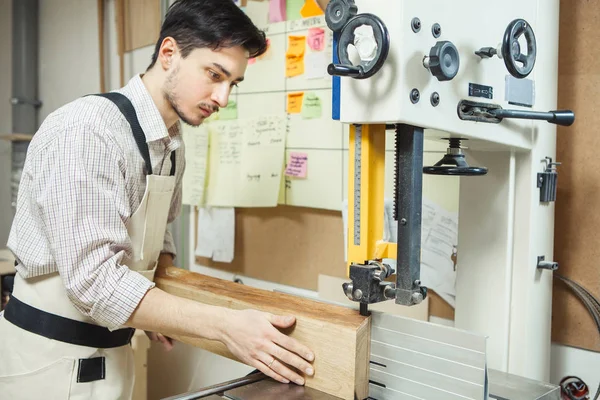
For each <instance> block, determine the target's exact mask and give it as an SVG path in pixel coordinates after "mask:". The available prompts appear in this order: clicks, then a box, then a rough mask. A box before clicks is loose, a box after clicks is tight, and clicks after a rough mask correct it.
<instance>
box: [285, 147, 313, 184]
mask: <svg viewBox="0 0 600 400" xmlns="http://www.w3.org/2000/svg"><path fill="white" fill-rule="evenodd" d="M307 167H308V155H307V154H306V153H298V152H291V153H290V160H289V161H288V164H287V166H286V168H285V175H286V176H292V177H294V178H306V170H307V169H308V168H307Z"/></svg>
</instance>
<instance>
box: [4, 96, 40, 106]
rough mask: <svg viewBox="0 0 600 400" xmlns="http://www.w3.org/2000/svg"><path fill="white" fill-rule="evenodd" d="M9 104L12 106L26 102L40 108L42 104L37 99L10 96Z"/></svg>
mask: <svg viewBox="0 0 600 400" xmlns="http://www.w3.org/2000/svg"><path fill="white" fill-rule="evenodd" d="M10 104H12V105H13V106H17V105H20V104H28V105H30V106H33V107H35V108H40V107H41V106H42V102H41V101H39V100H29V99H23V98H20V97H11V99H10Z"/></svg>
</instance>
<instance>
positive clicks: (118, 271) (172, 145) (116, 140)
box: [8, 75, 185, 330]
mask: <svg viewBox="0 0 600 400" xmlns="http://www.w3.org/2000/svg"><path fill="white" fill-rule="evenodd" d="M118 92H120V93H122V94H124V95H125V96H127V97H128V98H129V99H130V100H131V102H132V104H133V106H134V108H135V110H136V114H137V117H138V120H139V123H140V126H141V127H142V129H143V130H144V133H145V135H146V141H147V143H148V147H149V151H150V159H151V162H152V170H153V173H155V174H161V175H169V173H170V170H171V159H170V155H171V152H172V151H174V150H176V149H177V152H176V160H175V163H176V184H175V193H174V195H173V199H172V202H171V207H170V210H169V216H168V222H169V223H170V222H172V221H173V220H174V219H175V218H176V217H177V215H178V214H179V212H180V209H181V178H182V176H183V171H184V168H185V157H184V147H183V142H182V138H181V135H180V129H181V127H180V122H177V123H176V124H174V125H173V126H172V127H171V128H170V129H169V130H167V127H166V125H165V123H164V121H163V119H162V117H161V115H160V112H159V111H158V109H157V108H156V105H155V103H154V101H153V100H152V98H151V96H150V93H149V92H148V91H147V89H146V87H145V86H144V83H143V82H142V79H141V76H140V75H138V76H135V77H134V78H132V79H131V80H130V81H129V82H128V84H127V85H126V86H125V87H123V88H121V89H120V90H118ZM145 175H146V170H145V166H144V160H143V158H142V156H141V154H140V152H139V150H138V147H137V145H136V143H135V139H134V137H133V133H132V131H131V128H130V126H129V124H128V122H127V120H126V119H125V117H124V116H123V115H122V114H121V112H120V111H119V109H118V108H117V107H116V106H115V105H114V104H113V103H111V102H110V101H109V100H107V99H104V98H101V97H99V96H86V97H82V98H79V99H76V100H75V101H73V102H71V103H69V104H66V105H64V106H62V107H61V108H59V109H58V110H56V111H55V112H53V113H52V114H50V115H49V116H48V117H47V118H46V119H45V120H44V122H43V123H42V125H41V126H40V129H39V130H38V132H37V133H36V134H35V136H34V138H33V140H32V141H31V144H30V145H29V148H28V151H27V158H26V161H25V165H24V168H23V174H22V177H21V183H20V186H19V192H18V199H17V209H16V215H15V217H14V220H13V225H12V227H11V231H10V236H9V239H8V248H9V249H10V250H11V251H12V252H13V254H14V255H15V258H16V259H17V261H18V265H17V266H16V269H17V272H18V273H19V274H20V275H21V276H22V277H23V278H30V277H34V276H39V275H44V274H49V273H53V272H59V273H60V275H61V277H62V280H63V282H64V284H65V288H66V292H67V295H68V297H69V299H70V300H71V302H72V303H73V305H74V306H75V308H76V309H78V310H79V311H80V312H81V313H83V314H84V315H86V316H88V317H90V318H92V319H93V320H94V321H96V322H97V323H98V324H99V325H102V326H106V327H108V328H109V329H111V330H114V329H117V328H120V327H122V326H123V325H124V324H125V323H126V322H127V320H128V319H129V317H130V316H131V314H132V313H133V311H134V310H135V308H136V307H137V305H138V304H139V302H140V301H141V299H142V297H143V296H144V295H145V293H146V292H147V291H148V289H150V288H152V287H153V286H154V283H152V282H150V281H148V280H147V279H146V278H144V277H143V276H142V275H141V274H139V273H137V272H134V271H131V270H130V269H129V268H127V267H126V266H124V265H122V264H121V263H122V260H123V259H124V257H125V256H126V255H127V256H130V255H131V252H132V248H131V241H130V238H129V236H128V234H127V228H126V225H125V224H126V223H127V222H128V220H129V218H130V217H131V216H132V215H133V213H134V212H135V211H136V209H137V208H138V206H139V204H140V202H141V200H142V198H143V196H144V191H145V187H146V176H145ZM163 252H168V253H172V254H173V255H175V254H176V251H175V246H174V243H173V237H172V235H171V233H170V232H169V230H168V229H167V230H166V232H165V239H164V246H163Z"/></svg>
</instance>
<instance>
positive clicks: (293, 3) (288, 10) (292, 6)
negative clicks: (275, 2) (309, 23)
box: [285, 0, 304, 21]
mask: <svg viewBox="0 0 600 400" xmlns="http://www.w3.org/2000/svg"><path fill="white" fill-rule="evenodd" d="M303 6H304V0H286V2H285V16H286V19H287V20H288V21H294V20H296V19H300V18H302V15H300V10H301V9H302V7H303Z"/></svg>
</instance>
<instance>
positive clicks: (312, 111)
mask: <svg viewBox="0 0 600 400" xmlns="http://www.w3.org/2000/svg"><path fill="white" fill-rule="evenodd" d="M303 98H304V100H303V102H302V118H303V119H314V118H321V114H322V110H321V108H322V107H321V99H320V98H319V96H317V95H316V94H314V93H305V94H304V96H303Z"/></svg>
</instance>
